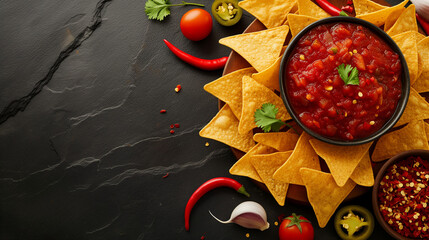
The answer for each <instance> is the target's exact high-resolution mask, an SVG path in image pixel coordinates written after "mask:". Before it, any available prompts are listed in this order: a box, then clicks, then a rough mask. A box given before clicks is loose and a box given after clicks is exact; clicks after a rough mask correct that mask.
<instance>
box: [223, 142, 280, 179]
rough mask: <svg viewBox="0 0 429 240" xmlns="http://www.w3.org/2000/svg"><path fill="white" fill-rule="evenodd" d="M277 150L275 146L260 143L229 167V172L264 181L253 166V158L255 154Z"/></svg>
mask: <svg viewBox="0 0 429 240" xmlns="http://www.w3.org/2000/svg"><path fill="white" fill-rule="evenodd" d="M275 151H276V150H275V149H274V148H271V147H268V146H264V145H262V144H260V143H258V144H256V145H255V146H254V147H253V148H252V149H250V151H249V152H247V153H246V154H245V155H244V156H243V157H241V158H240V159H239V160H238V161H237V162H236V163H235V164H234V165H233V166H232V167H231V168H230V169H229V173H230V174H232V175H239V176H245V177H249V178H251V179H254V180H256V181H258V182H262V179H261V177H260V176H259V174H258V172H257V171H256V169H255V167H254V166H253V164H252V162H251V159H252V158H253V156H255V154H270V153H273V152H275Z"/></svg>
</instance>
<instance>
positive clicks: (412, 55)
mask: <svg viewBox="0 0 429 240" xmlns="http://www.w3.org/2000/svg"><path fill="white" fill-rule="evenodd" d="M411 32H412V31H409V32H407V33H411ZM414 36H415V35H411V34H409V35H407V34H406V33H403V34H399V35H395V36H393V37H392V39H393V40H394V41H395V42H396V44H397V45H398V47H399V48H400V49H401V51H402V53H403V54H404V58H405V61H406V62H407V66H408V71H409V73H410V84H413V83H414V82H415V81H416V80H417V75H418V72H419V63H418V62H419V54H418V52H417V41H416V39H415V38H414Z"/></svg>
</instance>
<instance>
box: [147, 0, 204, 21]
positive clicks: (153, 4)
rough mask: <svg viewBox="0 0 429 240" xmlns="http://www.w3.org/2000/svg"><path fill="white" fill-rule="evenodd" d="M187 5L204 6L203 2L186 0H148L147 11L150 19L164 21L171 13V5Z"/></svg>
mask: <svg viewBox="0 0 429 240" xmlns="http://www.w3.org/2000/svg"><path fill="white" fill-rule="evenodd" d="M185 5H193V6H199V7H204V5H203V4H198V3H188V2H185V1H182V3H180V4H170V0H147V1H146V4H145V12H146V15H147V17H148V18H149V19H156V20H158V21H162V20H164V18H165V17H167V16H168V15H170V7H172V6H185Z"/></svg>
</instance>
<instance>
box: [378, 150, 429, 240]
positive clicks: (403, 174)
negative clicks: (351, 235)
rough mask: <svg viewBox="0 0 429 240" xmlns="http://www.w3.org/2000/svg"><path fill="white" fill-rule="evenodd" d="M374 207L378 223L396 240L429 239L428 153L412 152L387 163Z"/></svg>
mask: <svg viewBox="0 0 429 240" xmlns="http://www.w3.org/2000/svg"><path fill="white" fill-rule="evenodd" d="M372 205H373V209H374V214H375V217H376V219H377V221H378V222H379V223H380V225H381V226H382V227H383V228H384V230H385V231H386V232H387V233H388V234H389V235H391V236H392V237H394V238H395V239H401V240H402V239H429V206H428V205H429V151H428V150H410V151H406V152H403V153H400V154H398V155H396V156H395V157H392V158H391V159H389V160H388V161H387V162H385V163H384V165H383V166H382V168H381V169H380V171H379V172H378V174H377V177H376V180H375V184H374V188H373V191H372Z"/></svg>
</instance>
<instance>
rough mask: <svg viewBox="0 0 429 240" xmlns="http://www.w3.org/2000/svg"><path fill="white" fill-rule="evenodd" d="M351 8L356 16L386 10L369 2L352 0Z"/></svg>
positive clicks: (368, 0)
mask: <svg viewBox="0 0 429 240" xmlns="http://www.w3.org/2000/svg"><path fill="white" fill-rule="evenodd" d="M353 6H354V7H355V12H356V15H362V14H367V13H372V12H376V11H378V10H382V9H385V8H387V7H386V6H383V5H380V4H378V3H376V2H373V1H370V0H353Z"/></svg>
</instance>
